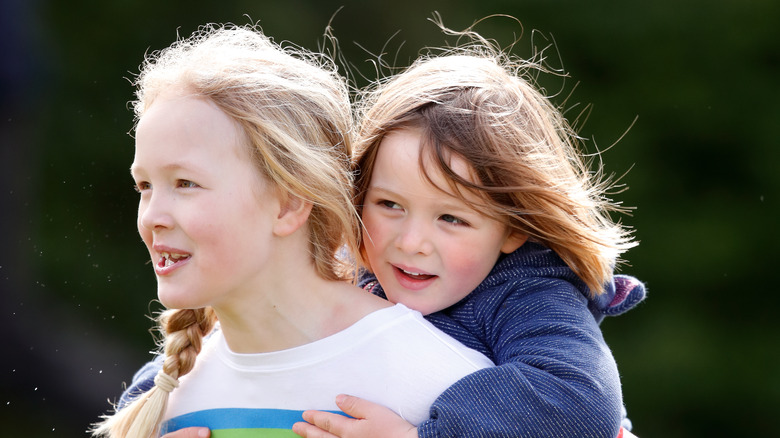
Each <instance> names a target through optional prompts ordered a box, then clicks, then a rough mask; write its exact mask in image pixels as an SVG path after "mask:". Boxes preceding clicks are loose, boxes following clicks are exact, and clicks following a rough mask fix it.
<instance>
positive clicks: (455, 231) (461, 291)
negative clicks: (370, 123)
mask: <svg viewBox="0 0 780 438" xmlns="http://www.w3.org/2000/svg"><path fill="white" fill-rule="evenodd" d="M420 140H421V136H420V133H419V131H417V130H416V129H401V130H397V131H393V132H391V133H389V134H388V135H386V136H385V137H384V139H383V140H382V142H381V143H380V145H379V151H378V153H377V157H376V162H375V164H374V170H373V174H372V175H371V181H370V183H369V187H368V191H367V192H366V197H365V202H364V206H363V215H362V219H363V223H364V226H365V231H366V236H365V239H364V245H365V250H366V255H367V257H368V262H369V264H370V266H371V270H372V271H373V272H374V273H375V274H376V276H377V279H378V280H379V283H380V284H381V285H382V287H383V289H384V291H385V293H386V294H387V297H388V299H389V300H390V301H392V302H396V303H403V304H404V305H406V306H407V307H410V308H413V309H415V310H418V311H420V312H421V313H423V314H429V313H433V312H436V311H439V310H442V309H445V308H447V307H449V306H451V305H453V304H455V303H457V302H458V301H460V300H461V299H463V298H464V297H465V296H466V295H468V294H469V293H470V292H471V291H472V290H473V289H474V288H476V287H477V286H478V285H479V283H481V282H482V280H484V279H485V277H487V275H488V273H490V270H491V269H492V268H493V265H494V264H495V263H496V261H497V260H498V256H499V255H500V253H501V252H507V253H508V252H512V251H514V250H515V249H517V248H518V247H519V246H520V245H521V244H522V243H523V242H524V240H525V239H524V238H522V239H518V238H517V237H515V236H514V235H513V234H512V233H510V231H509V228H508V227H507V226H506V225H505V224H503V223H501V222H499V221H497V220H495V219H492V218H490V217H488V216H486V215H484V214H482V213H480V212H478V211H476V210H474V209H472V208H471V207H470V206H469V205H468V204H466V203H465V202H463V201H462V200H461V199H459V198H457V197H456V196H455V195H454V194H453V193H445V192H442V191H441V190H440V189H438V188H437V187H436V186H439V187H448V185H447V184H446V180H445V177H444V176H443V175H440V174H438V173H432V175H431V176H432V177H433V182H434V183H435V184H436V186H434V185H433V184H431V183H430V182H428V180H427V179H426V178H425V176H424V175H423V174H422V173H421V171H420V165H419V156H420V147H421V144H420ZM450 164H451V166H452V168H453V170H455V171H456V172H457V173H458V174H459V175H461V176H464V177H468V176H469V167H468V165H467V164H466V162H465V161H464V160H463V159H461V158H459V157H457V156H454V157H452V161H451V163H450ZM471 196H473V197H474V198H473V199H469V200H470V201H471V200H473V201H479V199H478V198H477V196H476V195H473V194H472V195H471Z"/></svg>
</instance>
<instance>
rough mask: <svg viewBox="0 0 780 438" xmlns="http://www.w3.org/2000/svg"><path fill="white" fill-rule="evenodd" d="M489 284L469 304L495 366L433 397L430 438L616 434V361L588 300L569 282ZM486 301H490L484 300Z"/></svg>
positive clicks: (426, 432)
mask: <svg viewBox="0 0 780 438" xmlns="http://www.w3.org/2000/svg"><path fill="white" fill-rule="evenodd" d="M553 283H554V284H553V286H552V287H551V284H550V282H547V283H546V284H545V285H544V287H536V288H534V287H525V286H524V290H522V291H521V292H518V291H517V290H516V289H517V288H519V286H517V285H508V286H505V287H503V289H502V290H500V291H496V290H490V291H486V292H487V293H489V295H487V296H485V298H484V299H483V300H481V301H482V303H481V304H480V307H479V308H476V305H475V306H472V308H471V309H467V310H468V311H469V312H471V313H472V315H473V316H472V317H471V318H462V319H461V320H462V321H463V320H468V319H471V320H473V321H475V323H476V324H477V325H475V326H473V327H472V328H471V329H472V330H480V327H482V328H481V330H483V332H482V336H484V337H485V338H486V339H485V344H487V345H491V346H492V348H493V353H494V358H495V361H496V365H497V366H496V367H493V368H487V369H484V370H480V371H477V372H475V373H473V374H471V375H468V376H466V377H464V378H462V379H461V380H459V381H458V382H456V383H455V384H454V385H453V386H451V387H450V388H448V389H447V390H446V391H445V392H444V393H443V394H442V395H441V396H440V397H439V398H438V399H437V400H436V401H435V402H434V404H433V406H432V408H431V418H430V419H429V420H427V421H426V422H424V423H423V424H422V425H420V427H419V428H418V434H419V436H420V437H421V438H429V437H507V438H509V437H513V438H519V437H534V438H539V437H599V438H604V437H616V436H618V431H619V429H620V423H621V409H622V396H621V392H620V381H619V377H618V372H617V366H616V365H615V361H614V359H613V357H612V354H611V352H610V351H609V349H608V347H607V346H606V343H605V342H604V339H603V337H602V335H601V331H600V330H599V328H598V324H597V322H596V321H595V319H594V318H593V315H592V314H591V312H590V310H588V305H587V299H586V298H585V297H584V296H583V295H582V294H581V293H580V292H579V291H578V290H577V289H576V288H574V287H573V286H572V285H571V284H569V283H567V282H565V281H555V282H553ZM486 302H487V305H484V306H483V304H485V303H486Z"/></svg>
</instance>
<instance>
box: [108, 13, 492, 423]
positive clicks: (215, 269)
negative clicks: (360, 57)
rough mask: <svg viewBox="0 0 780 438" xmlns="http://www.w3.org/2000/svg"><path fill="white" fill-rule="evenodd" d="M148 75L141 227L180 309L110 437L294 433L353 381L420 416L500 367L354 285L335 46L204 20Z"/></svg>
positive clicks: (141, 83) (139, 109)
mask: <svg viewBox="0 0 780 438" xmlns="http://www.w3.org/2000/svg"><path fill="white" fill-rule="evenodd" d="M137 85H138V101H137V102H136V103H135V111H136V115H137V117H138V123H137V127H136V129H135V139H136V149H135V157H134V161H133V164H132V167H131V171H132V175H133V178H134V180H135V183H136V188H137V189H138V191H139V192H140V201H139V209H138V224H137V225H138V231H139V233H140V235H141V237H142V239H143V241H144V243H145V244H146V246H147V249H148V250H149V254H150V256H151V259H152V266H153V269H154V272H155V274H156V277H157V284H158V290H157V293H158V297H159V299H160V301H161V302H162V304H163V305H165V306H166V307H167V308H169V309H170V310H167V311H166V312H164V313H163V314H162V315H161V317H160V326H161V331H162V332H163V333H164V335H165V339H164V354H163V355H162V356H161V360H160V361H158V362H154V363H152V364H151V365H150V366H149V367H147V368H145V369H144V370H142V372H141V373H140V374H139V375H138V376H137V380H136V382H135V385H134V386H133V388H132V390H131V391H129V392H128V393H126V394H125V395H126V397H125V398H123V401H122V404H121V405H120V406H119V409H118V410H117V412H115V413H113V414H112V415H110V416H108V417H106V418H105V419H104V421H103V423H102V424H100V425H98V427H97V428H96V430H95V431H94V434H95V435H101V436H110V437H116V438H150V437H156V436H158V432H160V431H162V433H165V432H169V431H175V430H177V429H180V428H186V427H189V426H202V427H208V428H210V429H211V430H213V431H214V432H215V436H222V437H231V436H248V435H249V434H255V435H253V436H258V435H257V434H259V436H265V435H263V434H269V435H273V436H275V437H283V436H295V435H294V433H293V432H292V430H291V428H292V425H293V423H295V422H296V421H299V420H300V418H301V413H302V411H304V410H306V409H320V410H337V409H338V407H337V406H336V404H335V402H334V400H335V399H336V396H337V395H338V394H339V392H343V391H345V388H346V390H347V391H349V392H350V393H351V394H355V395H358V396H360V397H363V398H366V399H369V400H373V401H375V402H377V403H381V404H382V405H385V406H388V407H390V408H392V409H393V411H394V412H396V413H398V414H401V415H402V416H403V417H404V418H405V419H406V421H409V422H410V423H412V424H419V423H420V422H422V421H423V420H425V419H426V418H427V417H428V411H429V407H430V405H431V403H432V402H433V400H434V399H435V398H436V397H437V396H438V395H439V394H441V392H442V391H444V389H446V388H447V387H448V386H450V385H451V384H452V383H454V382H455V381H457V380H458V379H459V378H461V377H463V376H465V375H468V374H470V373H472V372H474V371H476V370H479V369H481V368H484V367H486V366H489V365H491V364H490V362H489V360H488V359H487V358H486V357H484V356H483V355H481V354H479V353H477V352H475V351H473V350H470V349H467V348H466V347H464V346H463V345H462V344H460V343H458V342H456V341H455V340H454V339H452V338H450V337H449V336H446V335H445V334H444V333H442V332H441V331H439V330H437V329H436V328H435V327H433V326H432V325H431V324H430V323H428V322H427V321H425V320H424V319H423V318H422V316H421V315H420V314H419V313H418V312H414V311H411V310H409V309H408V308H406V307H404V306H403V305H395V306H393V305H392V304H390V303H388V302H387V301H386V300H382V299H380V298H378V297H376V296H373V295H371V294H368V293H366V292H365V291H364V290H362V289H361V288H359V287H357V286H355V285H354V284H350V282H348V281H345V280H348V278H349V277H348V275H347V273H348V272H349V271H350V269H349V268H350V267H347V268H348V269H345V267H344V266H342V264H341V260H340V259H339V258H338V257H337V254H338V253H339V251H340V250H341V248H343V247H344V246H346V247H347V248H350V249H352V250H355V249H356V248H357V241H356V236H357V234H358V232H357V230H358V225H357V224H358V216H357V213H356V212H355V210H354V208H353V207H352V203H351V202H350V201H351V190H352V178H351V176H352V174H351V172H350V170H349V157H350V152H351V141H350V132H351V120H352V116H351V111H350V105H349V99H348V92H347V87H346V84H345V83H344V81H343V79H342V78H341V77H339V75H338V74H337V73H336V72H335V67H334V66H333V64H332V63H331V62H329V61H328V60H327V59H326V58H325V57H324V56H315V55H314V54H310V53H307V52H303V51H302V50H296V49H294V48H290V47H286V48H282V47H280V46H279V45H277V44H275V43H273V42H272V41H270V40H269V39H268V38H267V37H265V36H264V35H262V34H261V33H260V32H259V31H257V30H256V29H254V28H252V27H248V28H238V27H233V26H228V27H221V26H207V27H204V28H202V29H201V30H200V31H198V32H196V33H195V34H194V35H193V36H191V37H190V38H188V39H184V40H180V41H177V42H176V43H174V44H173V45H172V46H171V47H169V48H167V49H165V50H163V51H161V52H159V53H156V54H153V55H152V56H150V57H149V59H147V61H146V62H145V63H144V65H143V67H142V71H141V74H140V76H139V77H138V80H137ZM352 270H354V269H352ZM215 326H217V327H218V329H216V330H215ZM206 335H209V336H208V337H207V338H206V339H204V337H205V336H206ZM196 359H197V360H196ZM177 388H178V389H177ZM169 393H170V395H169Z"/></svg>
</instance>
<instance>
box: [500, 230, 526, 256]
mask: <svg viewBox="0 0 780 438" xmlns="http://www.w3.org/2000/svg"><path fill="white" fill-rule="evenodd" d="M526 240H528V235H527V234H522V233H518V232H517V231H512V232H510V233H509V235H508V236H506V240H504V244H503V245H501V252H502V253H504V254H510V253H513V252H515V250H516V249H517V248H520V247H521V246H523V244H524V243H525V241H526Z"/></svg>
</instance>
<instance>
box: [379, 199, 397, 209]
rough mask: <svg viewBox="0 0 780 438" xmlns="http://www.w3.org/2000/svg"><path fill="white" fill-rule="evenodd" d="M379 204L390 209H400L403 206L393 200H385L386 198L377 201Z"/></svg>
mask: <svg viewBox="0 0 780 438" xmlns="http://www.w3.org/2000/svg"><path fill="white" fill-rule="evenodd" d="M377 204H379V205H381V206H382V207H385V208H390V209H393V210H398V209H400V208H401V206H400V205H398V204H397V203H395V202H393V201H388V200H384V199H383V200H381V201H379V202H377Z"/></svg>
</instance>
